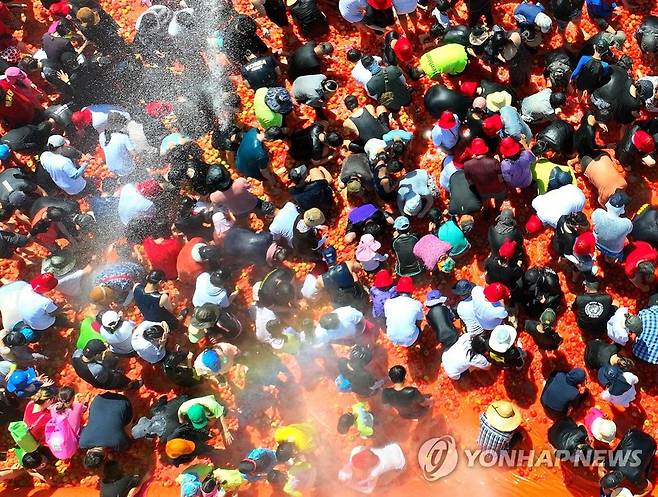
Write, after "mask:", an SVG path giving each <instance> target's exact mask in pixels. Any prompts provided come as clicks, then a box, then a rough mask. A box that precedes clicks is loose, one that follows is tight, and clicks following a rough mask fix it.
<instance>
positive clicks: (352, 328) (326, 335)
mask: <svg viewBox="0 0 658 497" xmlns="http://www.w3.org/2000/svg"><path fill="white" fill-rule="evenodd" d="M332 312H333V313H334V314H336V315H337V316H338V326H337V327H336V328H333V329H330V330H327V329H325V328H323V327H322V326H320V325H318V326H317V327H316V328H315V341H316V343H317V344H319V345H320V344H326V343H330V342H333V341H336V340H344V339H347V338H354V337H356V336H358V335H360V334H361V333H363V330H364V328H365V322H364V321H363V313H362V312H361V311H359V310H357V309H355V308H354V307H351V306H345V307H339V308H338V309H334V310H333V311H332Z"/></svg>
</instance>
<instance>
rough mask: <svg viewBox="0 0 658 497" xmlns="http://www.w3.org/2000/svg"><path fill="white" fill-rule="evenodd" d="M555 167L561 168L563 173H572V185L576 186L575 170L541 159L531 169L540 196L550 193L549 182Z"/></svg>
mask: <svg viewBox="0 0 658 497" xmlns="http://www.w3.org/2000/svg"><path fill="white" fill-rule="evenodd" d="M555 167H559V168H560V169H562V170H563V171H566V172H569V173H571V178H572V183H573V184H574V185H576V175H575V174H574V172H573V169H571V168H570V167H569V166H563V165H562V164H556V163H555V162H551V161H549V160H547V159H539V160H538V161H537V162H535V163H534V165H532V166H531V167H530V170H531V171H532V179H534V180H535V183H537V193H538V194H539V195H543V194H544V193H546V192H547V191H548V181H549V179H550V177H551V171H552V170H553V168H555ZM576 186H577V185H576Z"/></svg>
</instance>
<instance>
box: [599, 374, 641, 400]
mask: <svg viewBox="0 0 658 497" xmlns="http://www.w3.org/2000/svg"><path fill="white" fill-rule="evenodd" d="M624 379H625V380H626V382H627V383H628V384H629V385H631V388H629V389H628V390H626V391H625V392H624V393H622V394H621V395H610V392H609V391H608V390H607V389H606V390H603V392H601V398H602V399H603V400H607V401H608V402H611V403H612V404H615V405H617V406H621V407H628V405H629V404H630V403H631V402H633V401H634V400H635V397H636V396H637V391H636V390H635V385H636V384H637V382H638V381H640V380H639V378H638V377H637V376H635V375H634V374H633V373H629V372H628V371H626V372H625V373H624Z"/></svg>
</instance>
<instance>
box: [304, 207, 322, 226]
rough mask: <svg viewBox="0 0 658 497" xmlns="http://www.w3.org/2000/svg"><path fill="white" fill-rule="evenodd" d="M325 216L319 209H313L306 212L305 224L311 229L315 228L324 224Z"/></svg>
mask: <svg viewBox="0 0 658 497" xmlns="http://www.w3.org/2000/svg"><path fill="white" fill-rule="evenodd" d="M324 220H325V219H324V214H323V213H322V211H321V210H320V209H318V208H317V207H313V208H311V209H309V210H307V211H306V212H304V223H305V224H306V226H308V227H309V228H315V227H316V226H320V225H321V224H322V223H324Z"/></svg>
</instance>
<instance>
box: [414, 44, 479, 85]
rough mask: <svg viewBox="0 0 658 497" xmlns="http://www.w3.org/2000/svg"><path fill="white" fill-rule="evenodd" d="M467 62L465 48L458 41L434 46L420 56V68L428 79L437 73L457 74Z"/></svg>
mask: <svg viewBox="0 0 658 497" xmlns="http://www.w3.org/2000/svg"><path fill="white" fill-rule="evenodd" d="M467 63H468V55H467V54H466V49H465V48H464V47H463V46H462V45H459V44H458V43H448V44H447V45H443V46H442V47H437V48H434V49H432V50H430V51H429V52H426V53H424V54H423V55H422V57H421V58H420V68H421V69H422V70H423V72H424V73H425V74H426V75H427V77H429V78H430V79H431V78H434V77H436V76H438V75H439V74H459V73H461V72H462V71H463V70H464V69H466V64H467Z"/></svg>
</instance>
